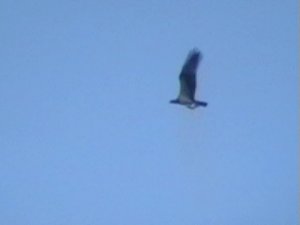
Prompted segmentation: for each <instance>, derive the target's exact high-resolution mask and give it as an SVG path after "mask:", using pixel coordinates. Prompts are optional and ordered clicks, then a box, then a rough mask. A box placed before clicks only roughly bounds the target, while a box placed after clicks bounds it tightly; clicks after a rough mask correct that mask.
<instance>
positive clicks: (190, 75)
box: [179, 49, 202, 100]
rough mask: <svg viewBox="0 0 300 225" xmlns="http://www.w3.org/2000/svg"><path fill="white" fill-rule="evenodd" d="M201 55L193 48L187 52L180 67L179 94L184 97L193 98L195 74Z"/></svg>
mask: <svg viewBox="0 0 300 225" xmlns="http://www.w3.org/2000/svg"><path fill="white" fill-rule="evenodd" d="M201 59H202V55H201V53H200V51H199V50H197V49H193V50H191V51H190V52H189V54H188V56H187V59H186V61H185V63H184V65H183V67H182V70H181V73H180V75H179V80H180V94H179V96H180V97H181V98H184V99H189V100H194V97H195V91H196V86H197V83H196V74H197V68H198V65H199V62H200V60H201Z"/></svg>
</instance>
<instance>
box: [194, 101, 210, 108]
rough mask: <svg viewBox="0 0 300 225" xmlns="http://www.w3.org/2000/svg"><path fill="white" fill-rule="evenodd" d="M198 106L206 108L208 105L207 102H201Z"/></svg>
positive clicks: (198, 102)
mask: <svg viewBox="0 0 300 225" xmlns="http://www.w3.org/2000/svg"><path fill="white" fill-rule="evenodd" d="M196 104H197V106H203V107H206V106H207V105H208V103H207V102H201V101H196Z"/></svg>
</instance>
